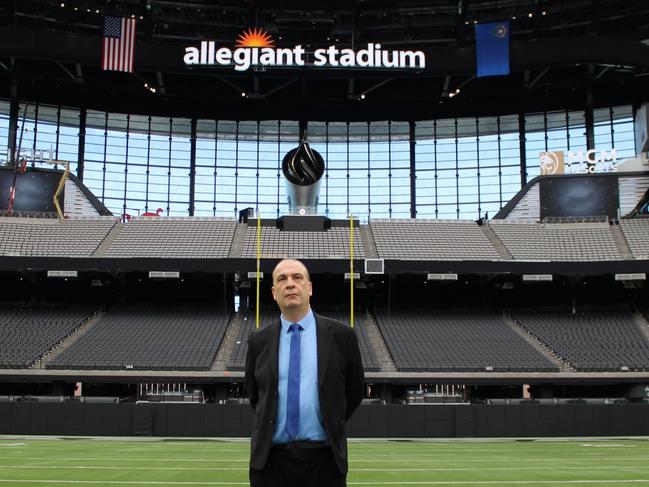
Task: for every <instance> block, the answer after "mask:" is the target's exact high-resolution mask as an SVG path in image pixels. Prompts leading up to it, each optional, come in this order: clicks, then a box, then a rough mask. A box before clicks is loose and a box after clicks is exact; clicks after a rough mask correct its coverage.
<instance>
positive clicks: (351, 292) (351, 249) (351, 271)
mask: <svg viewBox="0 0 649 487" xmlns="http://www.w3.org/2000/svg"><path fill="white" fill-rule="evenodd" d="M349 295H350V303H351V304H350V310H349V324H350V326H351V327H352V328H354V215H352V214H351V213H350V215H349Z"/></svg>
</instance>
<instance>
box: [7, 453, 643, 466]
mask: <svg viewBox="0 0 649 487" xmlns="http://www.w3.org/2000/svg"><path fill="white" fill-rule="evenodd" d="M392 458H394V461H393V462H387V461H386V460H378V459H375V458H368V459H365V458H358V457H355V456H352V457H351V458H350V459H349V461H350V463H399V464H403V463H404V461H407V462H409V463H424V462H425V463H431V462H438V461H439V459H436V458H424V459H420V460H410V459H408V460H403V459H402V458H400V457H398V456H397V457H395V456H394V455H393V456H392ZM12 459H17V460H46V461H48V462H50V461H57V462H60V461H71V462H72V461H73V462H80V461H83V462H90V461H92V462H120V463H121V462H124V463H126V462H164V463H219V462H220V463H223V462H225V463H234V462H237V463H248V462H249V461H250V459H249V458H248V457H246V458H235V459H233V458H210V459H205V460H201V459H195V458H193V459H192V458H188V459H177V458H118V457H101V458H79V457H56V456H53V455H48V456H47V458H45V459H44V458H43V457H25V456H20V457H16V458H12V457H8V456H3V458H0V462H3V461H10V460H12ZM646 460H647V457H617V458H582V457H572V458H505V459H495V458H494V459H485V460H481V459H467V460H464V459H463V460H462V463H478V464H484V463H487V464H489V463H512V462H539V463H541V462H552V463H557V464H562V463H581V462H592V461H596V462H598V463H599V462H635V461H646ZM443 461H444V462H448V460H447V459H443ZM3 466H5V465H2V464H1V463H0V468H1V467H3Z"/></svg>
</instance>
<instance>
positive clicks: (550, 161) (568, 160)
mask: <svg viewBox="0 0 649 487" xmlns="http://www.w3.org/2000/svg"><path fill="white" fill-rule="evenodd" d="M539 163H540V165H541V174H542V175H544V176H546V175H554V174H593V173H605V172H617V164H618V162H617V150H616V149H611V150H610V151H606V150H601V151H600V150H597V149H590V150H587V151H585V152H584V151H581V150H580V151H567V152H563V151H552V152H541V153H540V154H539Z"/></svg>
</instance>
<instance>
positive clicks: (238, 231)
mask: <svg viewBox="0 0 649 487" xmlns="http://www.w3.org/2000/svg"><path fill="white" fill-rule="evenodd" d="M247 231H248V224H247V223H239V224H237V228H235V230H234V236H233V237H232V245H231V246H230V254H229V255H228V257H229V258H231V259H232V258H238V257H241V252H243V246H244V244H245V242H246V232H247Z"/></svg>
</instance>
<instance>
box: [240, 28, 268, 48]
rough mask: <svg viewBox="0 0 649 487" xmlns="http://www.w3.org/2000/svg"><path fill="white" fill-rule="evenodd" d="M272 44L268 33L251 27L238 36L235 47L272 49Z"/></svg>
mask: <svg viewBox="0 0 649 487" xmlns="http://www.w3.org/2000/svg"><path fill="white" fill-rule="evenodd" d="M274 44H275V41H274V40H273V38H272V37H271V36H270V34H268V32H266V31H265V30H263V29H259V28H257V27H253V28H252V29H247V30H244V31H243V32H242V33H241V34H239V37H238V38H237V44H236V47H272V46H273V45H274Z"/></svg>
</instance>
